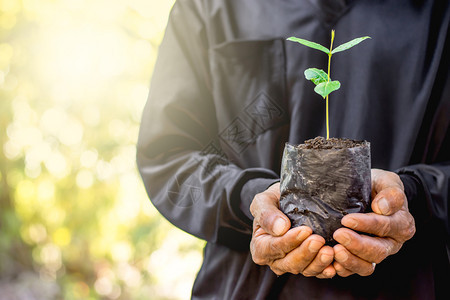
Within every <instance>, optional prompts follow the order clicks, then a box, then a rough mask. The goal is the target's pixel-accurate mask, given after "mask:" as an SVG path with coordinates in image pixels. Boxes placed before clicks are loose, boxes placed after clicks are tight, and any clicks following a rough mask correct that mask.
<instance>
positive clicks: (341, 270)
mask: <svg viewBox="0 0 450 300" xmlns="http://www.w3.org/2000/svg"><path fill="white" fill-rule="evenodd" d="M333 267H334V269H335V270H336V274H337V275H339V276H341V277H348V276H350V275H353V274H355V272H352V271H349V270H347V269H346V268H344V266H342V265H341V264H340V263H338V262H337V261H335V262H334V263H333Z"/></svg>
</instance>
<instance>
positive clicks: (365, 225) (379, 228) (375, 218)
mask: <svg viewBox="0 0 450 300" xmlns="http://www.w3.org/2000/svg"><path fill="white" fill-rule="evenodd" d="M341 223H342V225H344V226H346V227H348V228H351V229H353V230H357V231H360V232H364V233H369V234H373V235H376V236H379V237H391V238H393V239H395V240H396V241H398V242H400V243H404V242H405V241H407V240H409V239H411V238H412V237H413V236H414V234H415V232H416V227H415V222H414V218H413V216H412V215H411V214H410V213H409V212H407V211H404V210H401V211H399V212H397V213H396V214H395V215H393V216H390V217H387V216H382V215H378V214H375V213H368V214H349V215H346V216H345V217H343V218H342V221H341Z"/></svg>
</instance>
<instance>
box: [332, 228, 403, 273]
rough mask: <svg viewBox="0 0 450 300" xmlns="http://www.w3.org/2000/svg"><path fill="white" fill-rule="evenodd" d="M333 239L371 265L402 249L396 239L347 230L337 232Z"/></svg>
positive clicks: (342, 229)
mask: <svg viewBox="0 0 450 300" xmlns="http://www.w3.org/2000/svg"><path fill="white" fill-rule="evenodd" d="M333 238H334V239H335V240H336V241H337V242H338V243H339V244H341V245H342V246H344V247H345V248H346V249H347V250H348V251H349V252H351V253H352V254H353V255H355V256H357V257H359V258H361V259H363V260H365V261H367V262H371V263H372V262H375V263H380V262H381V261H383V260H384V259H385V258H386V257H388V256H389V255H392V254H394V253H397V252H398V250H399V249H400V247H401V244H400V243H398V242H397V241H395V240H394V239H391V238H380V237H370V236H367V235H361V234H357V233H356V232H354V231H353V230H350V229H347V228H339V229H338V230H336V231H335V232H334V234H333ZM335 253H336V248H335ZM344 267H345V266H344ZM347 269H348V268H347Z"/></svg>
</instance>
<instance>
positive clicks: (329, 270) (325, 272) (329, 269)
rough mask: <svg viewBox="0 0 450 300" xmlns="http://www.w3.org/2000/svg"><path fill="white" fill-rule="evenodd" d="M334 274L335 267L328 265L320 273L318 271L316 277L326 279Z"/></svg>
mask: <svg viewBox="0 0 450 300" xmlns="http://www.w3.org/2000/svg"><path fill="white" fill-rule="evenodd" d="M335 275H336V269H335V268H334V267H333V266H332V265H329V266H328V267H326V268H325V269H324V270H323V271H322V273H320V274H319V275H317V276H316V277H317V278H320V279H328V278H333V277H334V276H335Z"/></svg>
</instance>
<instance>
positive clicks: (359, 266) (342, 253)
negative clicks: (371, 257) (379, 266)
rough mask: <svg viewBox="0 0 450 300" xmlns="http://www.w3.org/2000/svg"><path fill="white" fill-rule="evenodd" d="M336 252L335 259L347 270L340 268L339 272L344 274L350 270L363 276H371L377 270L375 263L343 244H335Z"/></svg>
mask: <svg viewBox="0 0 450 300" xmlns="http://www.w3.org/2000/svg"><path fill="white" fill-rule="evenodd" d="M334 253H335V255H334V259H335V260H336V262H338V263H339V264H340V265H341V266H342V267H343V268H344V269H345V270H346V271H344V272H342V270H341V269H340V268H339V272H341V273H342V274H343V275H346V274H347V273H348V272H349V271H350V272H353V273H356V274H358V275H361V276H369V275H371V274H372V273H373V271H374V270H375V268H374V265H373V264H372V263H371V262H368V261H365V260H363V259H361V258H359V257H357V256H355V255H353V254H352V253H350V252H349V251H348V250H347V249H345V247H343V246H342V245H336V246H334ZM337 272H338V271H337ZM339 272H338V274H339ZM347 276H348V275H347Z"/></svg>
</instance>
